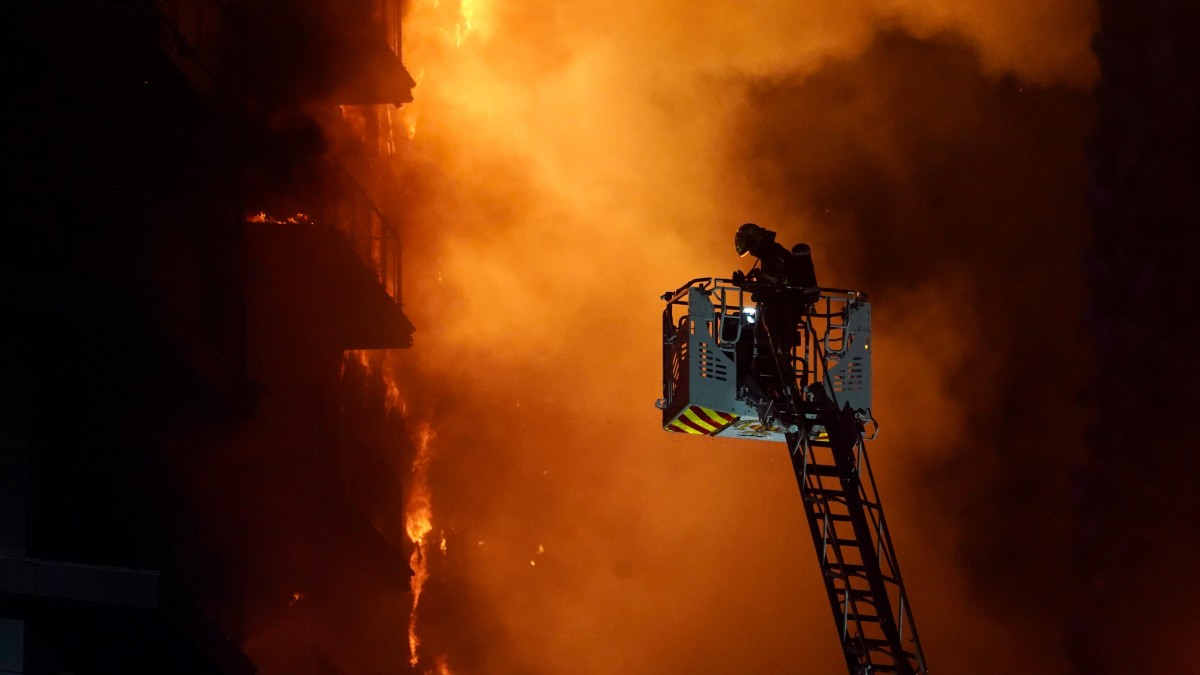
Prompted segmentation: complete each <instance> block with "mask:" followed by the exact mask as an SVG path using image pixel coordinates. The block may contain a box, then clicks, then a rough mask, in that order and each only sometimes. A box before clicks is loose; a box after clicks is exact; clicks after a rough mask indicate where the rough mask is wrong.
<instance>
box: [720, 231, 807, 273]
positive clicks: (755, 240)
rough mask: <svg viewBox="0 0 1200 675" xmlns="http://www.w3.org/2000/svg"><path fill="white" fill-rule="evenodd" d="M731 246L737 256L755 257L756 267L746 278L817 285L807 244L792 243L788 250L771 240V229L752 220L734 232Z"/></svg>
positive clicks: (772, 233) (773, 234)
mask: <svg viewBox="0 0 1200 675" xmlns="http://www.w3.org/2000/svg"><path fill="white" fill-rule="evenodd" d="M733 246H734V248H735V249H737V253H738V255H740V256H745V255H747V254H749V255H752V256H754V257H755V258H758V262H759V265H760V267H759V269H757V270H751V271H750V275H749V276H748V277H746V278H747V279H748V280H750V281H766V282H769V283H773V284H779V285H781V286H798V287H800V288H816V287H817V272H816V269H815V268H814V267H813V261H812V249H810V248H809V247H808V244H796V245H795V246H793V247H792V250H791V251H788V250H787V249H786V248H784V247H783V245H782V244H780V243H779V242H777V241H775V233H774V232H772V231H771V230H768V229H767V228H765V227H760V226H758V225H755V224H754V223H746V224H745V225H742V226H741V227H739V228H738V231H737V234H736V235H734V237H733Z"/></svg>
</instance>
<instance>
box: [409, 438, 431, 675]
mask: <svg viewBox="0 0 1200 675" xmlns="http://www.w3.org/2000/svg"><path fill="white" fill-rule="evenodd" d="M416 436H417V454H416V457H414V458H413V464H412V471H413V479H412V486H411V488H410V489H409V496H408V508H407V509H406V512H405V521H404V526H405V529H406V530H407V532H408V538H409V540H411V541H412V543H413V552H412V556H410V557H409V567H411V568H412V572H413V575H412V579H411V581H410V583H411V586H412V595H413V604H412V612H411V613H410V614H409V617H408V650H409V663H410V664H411V665H412V666H414V667H415V666H416V665H417V662H418V661H419V660H420V659H419V658H418V656H417V647H419V646H420V644H421V639H420V638H419V637H418V636H417V606H418V605H419V604H420V602H421V591H422V589H423V588H424V587H425V582H426V581H428V580H429V564H428V558H427V555H426V539H427V537H428V536H429V533H430V532H432V531H433V494H432V492H431V491H430V489H429V465H430V463H431V462H432V461H433V451H432V449H431V443H432V441H433V439H434V438H435V437H436V436H437V434H436V433H435V432H434V431H433V427H431V426H430V425H429V424H428V423H427V422H425V423H421V424H420V425H418V427H417V433H416ZM439 670H440V666H439Z"/></svg>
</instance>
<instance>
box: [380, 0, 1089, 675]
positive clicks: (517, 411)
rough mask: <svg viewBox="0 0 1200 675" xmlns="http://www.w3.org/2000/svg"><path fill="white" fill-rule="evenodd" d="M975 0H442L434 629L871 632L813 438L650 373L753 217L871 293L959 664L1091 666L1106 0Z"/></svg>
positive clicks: (427, 28)
mask: <svg viewBox="0 0 1200 675" xmlns="http://www.w3.org/2000/svg"><path fill="white" fill-rule="evenodd" d="M954 7H955V9H945V8H943V7H940V6H937V7H935V6H934V5H933V4H932V3H893V2H880V3H873V4H869V3H863V4H857V5H852V6H851V5H847V4H846V3H835V2H825V3H816V4H811V3H810V4H806V5H802V6H797V5H795V4H794V3H791V4H789V3H781V4H780V6H778V7H768V6H762V7H760V8H757V9H747V10H738V11H735V10H732V9H730V6H729V5H726V4H720V3H699V4H697V3H688V4H687V5H683V4H682V3H634V4H629V5H623V6H622V5H612V4H611V3H607V4H606V3H594V4H572V5H562V4H549V3H548V4H546V5H544V6H543V5H532V4H515V5H514V4H512V3H509V4H503V5H502V4H495V5H488V4H480V3H470V4H468V3H467V2H465V1H464V2H463V3H462V4H461V5H460V6H458V7H453V6H444V5H443V6H438V5H432V4H414V6H413V7H412V10H411V12H410V15H409V17H408V23H407V24H406V34H407V38H406V40H407V41H406V54H407V60H408V62H409V64H410V67H412V68H413V69H414V71H416V72H417V73H420V74H422V75H423V78H422V79H421V85H420V86H419V87H418V88H417V90H416V92H415V93H416V96H417V103H416V104H414V106H413V107H412V108H411V109H410V110H409V111H408V112H409V115H410V120H415V122H416V135H415V137H414V139H413V141H412V143H411V145H410V148H409V150H410V158H411V169H412V173H413V176H414V180H416V178H415V177H419V181H420V189H421V192H422V193H423V199H422V202H421V204H420V205H419V206H418V207H416V208H414V210H413V212H412V213H411V214H409V217H410V220H409V222H410V228H409V232H408V233H407V235H406V241H407V242H408V252H409V253H408V257H409V260H420V261H421V262H420V267H419V268H418V269H417V270H416V271H413V270H414V268H415V267H416V266H415V265H410V266H409V268H408V269H409V270H410V272H409V274H408V277H407V279H406V284H407V288H406V298H407V304H408V307H409V308H410V310H411V313H412V314H413V316H414V319H415V322H416V323H417V324H418V325H420V326H421V327H422V338H423V339H422V341H421V344H420V345H418V346H417V347H416V348H415V349H414V352H413V353H412V355H411V358H412V359H413V360H414V362H415V363H414V372H413V373H412V374H411V375H410V377H411V378H412V379H413V381H414V382H415V384H414V386H413V391H414V392H415V393H414V396H415V397H417V398H422V399H425V400H427V401H428V402H430V406H431V407H432V409H433V410H435V414H436V416H437V425H438V440H437V443H438V445H439V451H440V459H439V460H438V464H436V465H435V467H434V481H435V485H434V499H435V501H436V505H435V512H437V513H439V514H442V515H441V516H440V518H441V519H442V522H440V523H438V524H437V526H439V527H445V528H446V532H447V539H448V552H447V558H446V564H445V567H444V569H443V570H442V576H441V577H440V578H438V579H436V580H435V581H434V582H431V586H430V588H429V589H427V591H426V592H427V593H428V596H427V599H423V600H422V603H423V605H422V606H423V608H427V609H426V610H424V611H427V614H426V624H425V627H426V628H425V630H426V631H427V632H426V635H425V642H424V644H425V645H426V647H427V648H428V649H429V653H430V654H437V653H444V654H447V655H448V657H449V663H450V665H451V667H452V668H456V669H458V670H461V671H462V672H530V673H541V672H546V673H550V672H574V673H610V672H647V673H658V672H661V673H675V672H789V671H793V670H797V669H801V668H803V669H806V670H811V671H813V672H836V671H837V670H838V669H839V668H841V667H842V666H841V665H840V664H841V657H840V655H839V654H838V652H837V644H836V640H835V636H834V631H833V629H832V627H831V626H830V625H829V624H830V621H829V618H830V616H829V609H828V607H827V605H826V600H825V597H824V593H823V589H822V587H821V585H820V580H819V578H818V572H817V568H816V564H815V560H814V559H813V552H812V551H811V541H810V540H809V539H808V534H807V532H806V529H805V525H804V522H803V517H802V514H801V510H800V502H799V495H798V493H797V490H796V486H795V482H794V478H793V477H792V474H791V471H790V467H789V464H788V462H787V460H786V457H785V455H784V454H783V452H784V451H783V449H782V448H781V447H772V446H770V445H766V444H762V445H756V444H752V443H746V442H743V443H735V442H725V441H706V440H702V439H694V438H678V437H674V436H669V435H667V434H664V433H663V432H661V431H660V430H659V428H658V424H659V420H658V412H657V411H656V410H655V409H654V407H653V405H652V403H653V401H654V399H655V398H656V397H657V396H658V395H659V388H660V382H659V377H660V374H659V367H660V366H659V358H660V354H661V352H660V346H659V340H660V339H661V336H660V335H659V333H658V331H659V325H660V324H659V320H658V313H659V312H660V310H661V306H660V304H659V302H658V301H657V296H658V295H659V294H660V293H662V292H663V291H665V290H668V289H670V288H673V287H675V286H678V285H679V284H681V283H683V282H684V281H686V280H688V279H690V278H693V277H696V276H700V275H707V274H727V273H728V272H730V271H731V270H732V269H734V268H735V267H736V266H738V265H739V264H740V263H743V262H744V261H741V260H739V259H737V258H736V257H735V256H734V254H733V251H732V246H731V243H730V240H731V236H732V232H733V230H734V229H735V228H736V226H737V225H738V224H740V223H742V222H746V221H757V222H760V223H762V224H764V225H767V226H769V227H772V228H773V229H777V230H779V231H780V235H781V238H782V239H784V240H787V241H788V242H789V243H790V242H791V241H795V240H801V239H802V240H806V241H809V242H810V243H812V244H813V245H814V247H815V250H816V256H817V263H818V273H819V275H820V277H821V279H822V281H823V283H824V284H826V285H830V286H839V287H852V288H859V289H862V290H865V291H868V292H869V293H871V295H872V298H873V299H874V300H875V301H876V305H875V307H876V331H877V333H876V344H877V345H878V346H879V351H878V355H877V359H878V360H877V364H876V378H877V380H876V385H877V397H878V406H877V415H878V416H879V417H880V419H881V421H882V422H883V424H884V428H885V434H884V436H883V437H882V438H881V440H880V441H879V442H878V444H877V445H876V446H875V451H874V456H875V458H876V460H875V463H876V470H877V474H878V475H880V480H881V491H882V494H883V498H884V500H885V503H886V504H887V505H888V509H889V517H890V518H891V521H892V527H893V532H894V536H895V537H896V543H897V548H898V553H899V555H900V557H901V562H902V564H903V565H904V568H905V570H906V573H907V576H908V578H909V584H910V589H909V590H910V593H911V594H912V596H913V599H914V603H915V607H916V611H917V615H918V616H917V618H918V622H919V625H920V626H921V628H922V632H923V640H924V641H925V643H926V649H927V651H928V654H929V657H930V659H931V662H932V666H933V667H934V668H938V669H943V670H946V671H948V672H975V673H979V672H995V673H1007V672H1017V671H1027V672H1053V671H1055V670H1061V669H1063V667H1064V663H1065V656H1064V654H1063V651H1062V648H1061V645H1060V644H1059V643H1060V641H1061V636H1060V631H1061V621H1062V620H1063V617H1062V616H1061V615H1058V614H1056V612H1055V610H1054V606H1056V605H1057V604H1058V600H1059V599H1065V595H1064V593H1065V591H1063V590H1062V589H1064V588H1065V587H1068V585H1067V584H1066V583H1065V581H1066V579H1067V577H1068V576H1069V575H1068V573H1067V571H1066V570H1065V568H1064V566H1065V565H1066V564H1067V561H1066V544H1065V536H1066V535H1065V534H1064V533H1065V532H1066V531H1067V528H1069V525H1070V524H1069V522H1068V521H1067V520H1066V517H1065V515H1064V514H1065V513H1066V510H1067V508H1068V507H1069V505H1068V504H1066V503H1065V496H1063V495H1065V493H1066V491H1065V482H1066V472H1067V467H1068V466H1069V464H1070V462H1071V461H1072V460H1073V459H1074V458H1076V457H1078V455H1079V454H1080V449H1079V443H1080V441H1079V438H1080V434H1079V428H1080V426H1081V424H1082V423H1081V420H1080V415H1081V413H1080V411H1079V404H1078V398H1077V396H1078V393H1077V392H1078V390H1079V387H1080V386H1081V384H1080V380H1081V372H1080V366H1079V363H1080V362H1081V359H1082V358H1083V357H1084V356H1086V348H1085V347H1084V345H1083V342H1084V341H1083V339H1082V337H1081V336H1082V331H1081V328H1080V326H1079V322H1080V319H1079V311H1080V310H1079V308H1080V305H1081V297H1080V295H1081V285H1082V284H1081V281H1080V272H1079V267H1080V265H1079V249H1080V241H1079V240H1080V238H1081V237H1082V233H1083V232H1084V230H1085V227H1084V224H1083V223H1084V220H1083V214H1082V198H1083V182H1084V179H1085V171H1084V166H1083V156H1082V139H1083V136H1084V134H1085V132H1086V130H1087V125H1088V123H1089V103H1088V100H1087V97H1086V95H1085V94H1084V93H1082V88H1083V87H1084V86H1085V85H1086V84H1087V83H1089V82H1090V81H1091V80H1092V78H1093V77H1094V71H1095V66H1094V64H1093V63H1092V60H1091V57H1090V52H1089V51H1088V43H1087V41H1088V37H1089V35H1090V33H1091V31H1092V29H1093V23H1092V22H1093V19H1092V16H1093V10H1092V8H1091V6H1090V5H1089V4H1087V3H1083V2H1058V3H1041V2H1027V3H1018V4H1016V5H1014V4H1012V3H996V2H990V3H985V2H977V3H972V4H963V3H958V4H955V5H954ZM1047 594H1050V596H1049V597H1050V598H1052V600H1050V601H1048V600H1047ZM426 603H427V604H426ZM397 630H402V627H401V626H397Z"/></svg>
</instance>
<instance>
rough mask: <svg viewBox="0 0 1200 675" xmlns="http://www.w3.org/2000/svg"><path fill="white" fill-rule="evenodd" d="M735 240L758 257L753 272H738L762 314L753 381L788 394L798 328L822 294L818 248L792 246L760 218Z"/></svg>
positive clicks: (742, 251) (741, 250) (775, 393)
mask: <svg viewBox="0 0 1200 675" xmlns="http://www.w3.org/2000/svg"><path fill="white" fill-rule="evenodd" d="M733 245H734V248H735V249H736V250H737V253H738V255H740V256H746V255H752V256H754V257H755V258H758V264H757V265H756V266H755V267H754V268H753V269H751V270H750V273H749V274H743V273H742V272H741V271H740V270H739V271H738V272H735V273H734V275H733V279H734V283H736V284H738V285H740V286H744V287H747V288H749V289H750V291H751V296H750V297H751V299H752V300H753V301H754V302H756V303H758V309H759V312H760V314H761V320H760V321H758V322H757V324H756V327H755V331H754V334H755V341H756V343H757V344H758V348H757V349H756V350H755V352H756V355H755V357H754V358H753V359H752V360H751V361H750V363H749V364H748V365H750V367H751V368H750V372H751V374H752V375H754V379H755V382H754V383H753V384H755V385H756V386H757V387H759V388H761V390H762V391H763V392H764V393H765V394H766V395H767V396H768V397H769V398H782V397H784V396H786V395H787V389H788V388H790V383H791V382H792V381H793V379H794V374H795V363H794V362H793V359H792V352H793V349H794V348H795V346H796V344H797V341H798V335H797V331H798V330H800V329H801V328H802V322H803V321H804V317H805V316H806V315H807V314H808V313H810V312H811V311H812V308H813V304H814V303H815V302H816V301H817V299H818V298H819V297H820V290H819V289H818V286H817V273H816V268H815V267H814V266H813V260H812V249H810V248H809V246H808V244H803V243H800V244H796V245H795V246H793V247H792V248H791V250H790V251H789V250H788V249H787V248H784V246H783V245H782V244H780V243H779V242H777V241H775V233H774V232H772V231H771V230H768V229H766V228H764V227H760V226H759V225H756V224H754V223H746V224H745V225H742V226H741V227H740V228H738V231H737V234H735V235H734V238H733ZM804 384H805V383H801V386H803V385H804Z"/></svg>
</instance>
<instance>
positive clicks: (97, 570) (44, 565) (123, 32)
mask: <svg viewBox="0 0 1200 675" xmlns="http://www.w3.org/2000/svg"><path fill="white" fill-rule="evenodd" d="M6 16H7V17H8V18H7V23H8V26H9V29H10V31H11V33H10V35H11V38H12V39H11V40H10V46H12V47H13V48H14V52H13V53H14V54H16V55H17V61H15V62H13V63H14V68H13V69H12V70H10V71H9V76H10V77H9V81H8V82H7V83H6V95H7V99H6V100H7V103H8V108H9V110H10V111H12V112H13V115H14V117H13V118H12V120H11V121H12V123H11V125H10V126H9V129H10V131H11V132H12V133H11V134H9V135H8V137H7V139H6V145H5V148H6V153H5V154H6V156H8V157H9V158H10V159H11V160H12V161H13V164H14V165H13V166H11V167H10V168H11V169H12V171H11V172H10V173H9V175H10V176H12V177H13V178H12V182H11V183H10V185H9V188H10V189H9V190H8V194H9V204H8V209H6V213H7V216H8V217H7V222H6V225H7V226H8V228H11V231H12V238H11V239H10V241H9V245H8V246H6V247H5V249H6V253H5V254H4V255H5V266H4V269H5V280H6V284H7V286H8V288H9V290H10V292H9V293H7V294H6V297H5V303H4V306H5V314H6V316H7V318H8V322H7V323H8V324H9V326H10V328H9V329H6V330H5V331H4V350H3V351H4V355H5V356H4V358H5V359H6V366H5V370H4V372H5V374H6V376H5V378H4V387H5V411H6V415H5V419H6V420H7V422H6V425H5V435H4V449H3V453H4V454H3V457H4V460H3V461H4V464H3V484H2V485H3V487H2V488H0V500H2V501H0V514H3V516H2V523H3V529H2V530H0V535H2V540H0V617H3V618H0V670H2V671H4V672H26V673H51V672H55V673H57V672H79V673H96V672H126V673H135V672H140V673H151V672H171V673H192V672H195V673H201V672H205V673H207V672H228V673H240V672H253V671H254V670H255V669H256V667H257V668H259V669H261V670H262V671H264V672H297V673H304V672H308V673H325V672H372V671H377V670H379V669H381V668H386V667H387V666H386V664H391V663H396V664H406V663H407V658H406V652H407V650H406V641H405V639H404V635H403V633H404V631H403V629H402V628H398V629H396V630H395V631H393V630H391V628H390V626H392V625H393V624H394V625H395V626H403V624H404V622H405V621H407V617H408V612H409V609H410V605H411V600H410V590H409V575H410V571H409V567H408V565H409V560H408V559H409V546H410V544H409V543H408V542H407V541H406V540H405V539H403V538H395V537H391V536H390V535H389V533H388V530H387V523H386V520H385V519H381V518H380V517H379V516H378V513H379V512H381V511H384V510H386V511H391V510H392V509H393V508H399V509H401V510H402V509H403V492H404V488H403V483H404V481H405V480H407V475H406V472H405V467H404V466H402V465H403V462H404V460H403V454H404V453H405V452H407V444H406V441H402V440H397V439H403V438H404V434H403V428H402V426H401V428H400V429H399V431H400V433H395V432H396V431H397V429H396V428H395V425H396V424H399V422H396V421H395V420H393V422H392V425H393V426H392V428H391V432H392V433H389V434H387V436H386V439H385V437H384V436H382V435H380V433H376V434H375V435H372V433H371V429H376V430H377V431H378V430H379V429H380V428H381V427H382V426H384V425H386V419H388V416H389V415H390V414H391V413H390V412H389V411H388V409H387V408H386V407H385V405H384V403H383V401H384V393H383V392H376V391H375V389H378V382H375V384H374V385H372V384H371V383H372V382H374V381H375V380H378V379H379V377H380V375H379V374H378V373H377V372H376V373H371V372H368V371H366V370H363V369H358V370H354V369H349V370H350V372H349V373H347V372H346V371H347V370H348V369H347V366H346V363H345V360H344V356H343V355H344V354H345V353H346V352H347V351H348V350H364V349H369V350H383V349H397V348H406V347H408V346H410V345H411V344H412V334H413V332H414V328H413V325H412V323H411V322H410V320H409V319H408V317H407V316H406V315H405V313H404V311H403V308H402V305H401V283H400V278H401V268H400V265H401V248H400V238H399V225H400V220H401V214H400V212H399V210H398V204H399V202H398V197H397V194H396V192H395V191H389V192H386V193H383V192H381V191H380V189H379V188H380V186H384V185H386V186H389V188H390V187H392V186H394V185H396V184H397V179H396V177H395V173H396V160H397V153H398V144H399V143H400V142H402V140H404V139H403V137H401V138H397V137H395V135H394V132H393V130H394V129H401V128H402V127H401V126H400V125H399V123H398V119H399V118H398V115H399V108H398V106H401V105H403V104H405V103H407V102H409V101H411V100H412V95H411V91H412V88H413V86H414V84H415V83H414V81H413V80H412V78H411V77H410V76H409V74H408V72H407V70H406V69H405V67H404V65H403V63H402V62H401V58H400V42H399V40H400V37H399V35H400V33H399V31H400V3H399V2H395V1H392V0H378V1H376V0H364V1H363V2H351V3H291V2H288V3H281V2H270V1H263V2H242V3H224V2H215V1H212V0H191V1H189V0H182V1H179V2H176V1H173V0H168V1H167V2H154V3H149V2H66V3H53V4H50V5H45V4H42V3H19V4H18V5H15V6H13V7H10V8H8V9H6ZM393 120H396V123H395V124H393ZM372 387H374V388H375V389H372ZM364 392H365V393H364ZM376 394H378V395H376ZM364 396H365V397H366V398H364ZM375 404H377V405H375ZM351 419H353V422H354V424H353V429H354V430H353V431H346V430H347V428H348V426H347V424H349V420H351ZM372 420H374V421H375V424H376V426H375V427H372V426H371V421H372ZM389 462H390V463H389ZM366 474H369V475H370V481H367V480H365V479H364V475H366ZM368 488H369V489H368ZM393 633H394V634H393ZM316 636H323V637H321V638H318V637H316ZM367 636H370V637H367ZM368 639H369V640H372V641H373V644H374V645H379V646H385V645H387V644H390V642H394V643H395V647H396V649H395V652H394V654H395V656H394V657H393V656H389V652H388V651H387V650H386V649H384V650H380V651H379V652H378V655H377V656H375V657H361V656H360V657H358V658H357V660H355V659H353V658H349V657H347V656H346V654H347V653H348V651H349V650H347V649H340V650H339V648H338V645H340V644H348V643H359V642H361V641H363V640H368ZM354 653H355V654H359V655H362V654H368V653H370V650H365V649H359V650H358V651H356V652H354ZM372 658H374V659H375V660H372ZM381 664H382V665H381Z"/></svg>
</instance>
